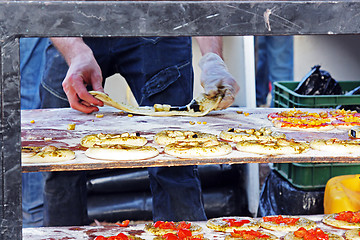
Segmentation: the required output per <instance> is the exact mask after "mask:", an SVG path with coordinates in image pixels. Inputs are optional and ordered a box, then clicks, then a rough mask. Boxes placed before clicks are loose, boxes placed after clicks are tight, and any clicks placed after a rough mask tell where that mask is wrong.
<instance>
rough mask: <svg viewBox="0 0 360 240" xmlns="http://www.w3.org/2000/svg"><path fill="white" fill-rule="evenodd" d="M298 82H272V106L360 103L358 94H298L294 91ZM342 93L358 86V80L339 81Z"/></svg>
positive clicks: (319, 106)
mask: <svg viewBox="0 0 360 240" xmlns="http://www.w3.org/2000/svg"><path fill="white" fill-rule="evenodd" d="M298 84H299V82H275V83H274V99H273V101H274V107H280V108H281V107H283V108H294V107H295V108H335V107H336V106H338V105H360V95H353V96H345V95H311V96H309V95H300V94H297V93H296V92H294V90H295V88H296V87H297V85H298ZM339 84H340V86H341V88H342V90H343V91H344V93H346V92H348V91H351V90H353V89H354V88H356V87H358V86H360V81H339Z"/></svg>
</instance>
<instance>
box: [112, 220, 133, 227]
mask: <svg viewBox="0 0 360 240" xmlns="http://www.w3.org/2000/svg"><path fill="white" fill-rule="evenodd" d="M129 223H130V220H124V221H122V222H121V223H115V224H116V225H118V226H119V227H127V226H129Z"/></svg>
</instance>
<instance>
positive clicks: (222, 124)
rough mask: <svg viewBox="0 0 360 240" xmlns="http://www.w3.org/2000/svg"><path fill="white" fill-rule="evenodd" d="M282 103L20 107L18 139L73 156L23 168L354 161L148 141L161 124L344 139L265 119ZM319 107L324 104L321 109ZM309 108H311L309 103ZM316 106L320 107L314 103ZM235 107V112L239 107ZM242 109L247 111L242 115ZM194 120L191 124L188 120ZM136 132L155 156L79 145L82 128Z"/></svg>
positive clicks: (333, 132)
mask: <svg viewBox="0 0 360 240" xmlns="http://www.w3.org/2000/svg"><path fill="white" fill-rule="evenodd" d="M283 110H285V109H274V108H272V109H271V108H257V109H243V108H229V109H226V110H221V111H214V112H211V113H210V114H209V115H207V116H204V117H197V118H195V117H149V116H140V115H134V116H128V114H127V113H124V112H119V111H118V110H116V109H114V108H111V107H103V108H101V110H100V112H99V113H101V114H103V115H104V116H103V117H102V118H97V117H96V115H95V113H93V114H84V113H81V112H78V111H76V110H73V109H70V108H65V109H41V110H23V111H22V112H21V140H22V145H23V146H29V145H30V146H45V145H54V146H56V147H67V148H70V149H72V150H74V151H75V154H76V158H75V160H72V161H68V162H64V163H45V164H23V165H22V169H23V172H36V171H72V170H95V169H105V168H107V169H111V168H138V167H153V166H181V165H193V164H195V165H200V164H225V163H226V164H228V163H229V164H235V163H269V162H279V163H282V162H314V163H315V162H348V163H351V162H358V161H359V156H354V155H344V154H342V153H338V154H333V153H326V152H319V151H315V150H310V151H308V152H306V153H303V154H298V155H281V156H263V155H259V154H250V153H244V152H239V151H237V150H236V149H235V144H233V143H231V144H232V146H233V152H232V153H230V154H229V155H226V156H223V157H214V158H194V159H179V158H175V157H172V156H169V155H167V154H165V153H164V152H163V147H162V146H159V145H157V144H156V143H154V142H153V136H154V135H155V134H156V133H157V132H159V131H161V130H164V129H172V130H175V129H178V130H194V131H202V132H208V133H213V134H216V135H218V134H219V133H220V132H221V131H222V130H224V129H228V128H231V127H233V128H239V127H240V128H260V127H270V128H272V129H273V130H277V131H280V132H284V133H285V134H286V135H287V137H288V138H293V139H295V140H302V141H310V140H312V139H317V138H324V139H329V138H333V137H337V138H339V139H348V138H349V137H348V135H347V131H345V130H337V129H336V130H331V131H328V132H317V133H315V132H314V133H310V132H300V131H284V130H279V129H275V128H273V126H272V123H271V122H270V121H269V120H268V119H267V114H268V113H270V112H274V111H283ZM322 110H323V109H322ZM309 111H316V110H314V109H311V110H309ZM318 111H320V110H319V109H318ZM239 112H240V113H239ZM241 112H246V113H249V115H248V116H247V115H246V114H243V113H241ZM190 122H193V123H195V124H191V123H190ZM73 123H75V124H76V126H75V130H68V129H67V128H68V125H69V124H73ZM122 132H139V133H140V134H141V136H144V137H146V138H147V139H148V145H150V146H154V147H156V148H157V149H158V150H159V151H160V154H159V156H157V157H155V158H152V159H148V160H136V161H134V160H132V161H121V162H120V161H119V162H114V161H103V160H96V159H90V158H88V157H86V156H85V154H84V150H85V149H84V148H83V147H81V146H80V140H81V138H82V137H83V136H85V135H87V134H94V133H122Z"/></svg>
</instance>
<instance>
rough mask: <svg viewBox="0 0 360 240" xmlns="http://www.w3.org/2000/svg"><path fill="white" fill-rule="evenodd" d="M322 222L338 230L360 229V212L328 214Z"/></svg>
mask: <svg viewBox="0 0 360 240" xmlns="http://www.w3.org/2000/svg"><path fill="white" fill-rule="evenodd" d="M322 221H323V223H325V224H327V225H330V226H333V227H336V228H343V229H353V228H360V211H358V212H353V211H343V212H340V213H334V214H328V215H326V216H325V217H324V218H323V220H322Z"/></svg>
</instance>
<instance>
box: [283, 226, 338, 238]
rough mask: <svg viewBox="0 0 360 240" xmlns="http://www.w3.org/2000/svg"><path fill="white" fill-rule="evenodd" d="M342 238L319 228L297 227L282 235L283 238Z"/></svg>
mask: <svg viewBox="0 0 360 240" xmlns="http://www.w3.org/2000/svg"><path fill="white" fill-rule="evenodd" d="M343 239H344V238H343V237H341V236H339V235H336V234H334V233H329V232H325V231H323V230H322V229H320V228H315V229H305V228H304V227H301V228H299V229H298V230H296V231H294V232H290V233H288V234H286V235H285V236H284V240H343Z"/></svg>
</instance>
